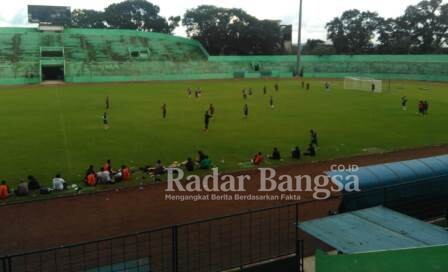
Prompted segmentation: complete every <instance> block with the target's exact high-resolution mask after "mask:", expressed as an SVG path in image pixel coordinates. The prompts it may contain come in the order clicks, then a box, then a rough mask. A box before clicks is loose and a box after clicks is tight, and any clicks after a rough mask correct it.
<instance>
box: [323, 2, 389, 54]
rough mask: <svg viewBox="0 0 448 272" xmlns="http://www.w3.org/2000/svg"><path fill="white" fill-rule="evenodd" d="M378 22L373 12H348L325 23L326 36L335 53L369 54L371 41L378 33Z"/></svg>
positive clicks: (378, 18) (376, 15) (379, 19)
mask: <svg viewBox="0 0 448 272" xmlns="http://www.w3.org/2000/svg"><path fill="white" fill-rule="evenodd" d="M380 22H381V18H380V17H379V16H378V14H377V13H375V12H369V11H366V12H361V11H359V10H357V9H353V10H348V11H345V12H344V13H343V14H342V16H341V17H338V18H334V19H333V20H332V21H331V22H329V23H327V25H326V29H327V36H328V39H330V40H331V41H332V42H333V45H334V47H335V49H336V52H337V53H345V54H359V53H366V52H371V51H372V49H373V43H372V39H373V38H374V36H375V34H376V33H377V32H378V26H379V23H380Z"/></svg>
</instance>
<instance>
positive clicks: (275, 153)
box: [269, 147, 281, 161]
mask: <svg viewBox="0 0 448 272" xmlns="http://www.w3.org/2000/svg"><path fill="white" fill-rule="evenodd" d="M269 159H271V160H274V161H279V160H281V156H280V151H278V148H277V147H274V150H273V151H272V155H271V156H270V157H269Z"/></svg>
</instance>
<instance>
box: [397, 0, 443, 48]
mask: <svg viewBox="0 0 448 272" xmlns="http://www.w3.org/2000/svg"><path fill="white" fill-rule="evenodd" d="M398 20H399V21H401V22H402V24H403V25H404V27H405V30H406V34H407V35H409V37H410V38H411V39H412V45H411V46H413V47H416V48H418V49H419V51H420V52H421V53H434V52H437V51H439V50H441V49H442V48H443V47H446V46H448V40H447V36H448V4H442V0H430V1H422V2H420V3H419V4H417V5H415V6H409V7H408V8H407V9H406V11H405V14H404V15H403V16H402V17H400V18H399V19H398Z"/></svg>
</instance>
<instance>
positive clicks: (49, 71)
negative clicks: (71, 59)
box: [42, 65, 64, 81]
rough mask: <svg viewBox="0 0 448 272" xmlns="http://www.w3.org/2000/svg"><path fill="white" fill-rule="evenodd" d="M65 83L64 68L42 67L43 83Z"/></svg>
mask: <svg viewBox="0 0 448 272" xmlns="http://www.w3.org/2000/svg"><path fill="white" fill-rule="evenodd" d="M48 80H57V81H64V66H63V65H57V66H42V81H48Z"/></svg>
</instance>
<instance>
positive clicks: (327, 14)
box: [0, 0, 420, 41]
mask: <svg viewBox="0 0 448 272" xmlns="http://www.w3.org/2000/svg"><path fill="white" fill-rule="evenodd" d="M298 1H299V0H274V1H259V0H257V1H255V0H246V1H243V0H151V1H150V2H152V3H154V4H156V5H158V6H159V7H160V9H161V14H162V15H163V16H165V17H168V16H172V15H183V14H184V13H185V11H186V10H187V9H190V8H194V7H197V6H198V5H202V4H208V5H216V6H221V7H228V8H231V7H237V8H242V9H244V10H246V11H247V12H248V13H249V14H251V15H254V16H256V17H258V18H260V19H276V20H277V19H280V20H282V21H283V22H284V23H285V24H293V25H294V41H296V40H297V27H296V25H297V22H298V19H297V17H298V16H297V14H298ZM117 2H121V0H116V1H115V0H109V1H107V0H12V1H7V0H3V1H2V4H1V5H2V7H1V9H0V26H26V21H27V8H26V6H27V5H28V4H35V5H58V6H71V7H72V9H74V8H84V9H96V10H102V9H103V8H104V7H106V6H107V5H109V4H111V3H117ZM418 2H420V0H304V21H303V22H304V23H303V27H304V29H303V36H304V41H305V40H306V39H311V38H313V39H324V40H325V39H326V31H325V24H326V23H327V22H328V21H330V20H331V19H333V18H334V17H336V16H339V15H340V14H341V13H342V12H343V11H345V10H347V9H353V8H356V9H360V10H370V11H376V12H378V13H379V14H380V15H381V16H383V17H386V18H387V17H396V16H399V15H401V14H402V13H403V12H404V10H405V8H406V7H407V6H409V5H415V4H417V3H418ZM176 34H177V35H181V36H186V34H185V31H184V29H183V28H178V29H177V30H176Z"/></svg>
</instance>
